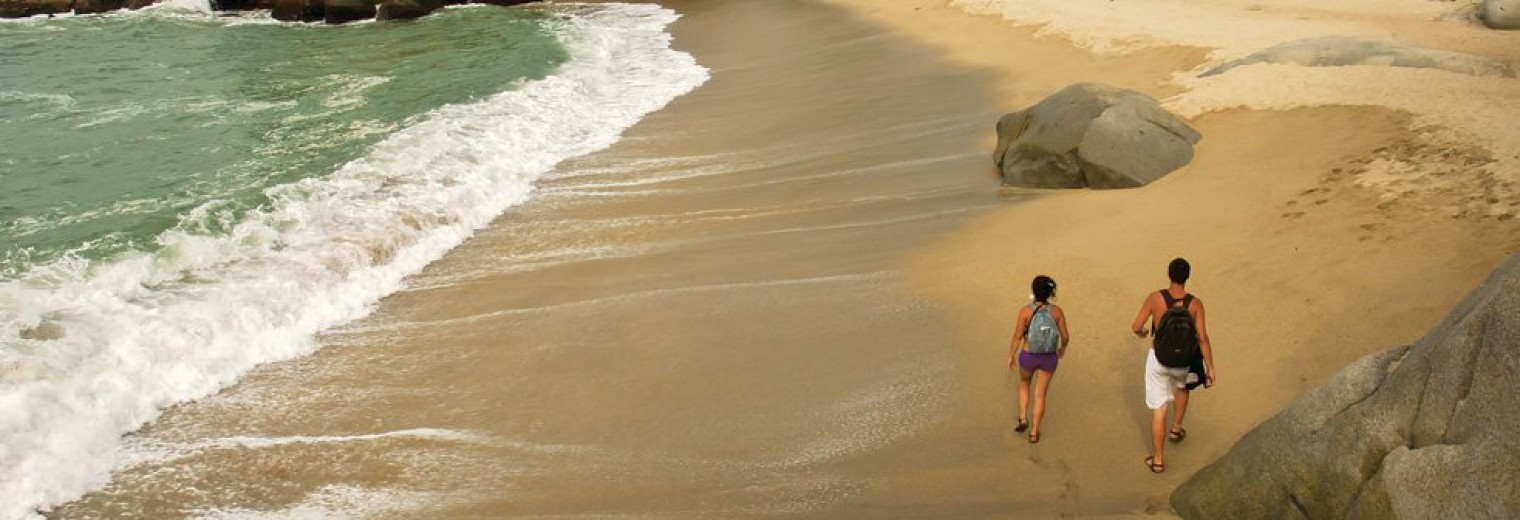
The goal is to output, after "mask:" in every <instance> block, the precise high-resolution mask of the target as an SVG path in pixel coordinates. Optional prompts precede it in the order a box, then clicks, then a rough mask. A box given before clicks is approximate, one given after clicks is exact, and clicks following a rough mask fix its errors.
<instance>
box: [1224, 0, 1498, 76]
mask: <svg viewBox="0 0 1520 520" xmlns="http://www.w3.org/2000/svg"><path fill="white" fill-rule="evenodd" d="M1517 1H1520V0H1517ZM1252 63H1288V64H1293V65H1301V66H1305V67H1338V66H1347V65H1372V66H1384V67H1411V68H1424V69H1441V70H1448V71H1452V72H1460V73H1463V74H1471V75H1474V76H1502V77H1511V78H1512V77H1514V76H1515V71H1514V70H1513V69H1510V67H1509V65H1508V64H1506V63H1504V62H1502V61H1498V60H1495V59H1491V58H1485V57H1482V56H1474V55H1471V54H1463V53H1460V52H1450V51H1442V50H1436V49H1427V48H1424V47H1416V46H1414V45H1411V44H1407V43H1401V42H1395V41H1387V40H1376V39H1371V38H1354V37H1346V36H1327V37H1324V38H1310V39H1307V40H1298V41H1291V42H1288V43H1283V44H1280V45H1274V46H1272V47H1269V48H1267V49H1264V50H1262V51H1260V52H1256V53H1253V54H1251V55H1249V56H1246V57H1244V58H1241V59H1238V60H1234V61H1231V62H1229V63H1225V64H1223V65H1220V66H1218V67H1214V68H1213V69H1210V70H1209V71H1208V72H1204V73H1203V74H1202V76H1213V75H1215V74H1220V73H1223V72H1226V71H1228V70H1230V69H1233V68H1235V67H1239V66H1241V65H1250V64H1252Z"/></svg>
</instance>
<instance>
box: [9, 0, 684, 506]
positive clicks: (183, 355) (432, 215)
mask: <svg viewBox="0 0 1520 520" xmlns="http://www.w3.org/2000/svg"><path fill="white" fill-rule="evenodd" d="M676 18H677V15H676V14H675V13H674V12H672V11H669V10H666V9H662V8H659V7H656V6H649V5H621V4H601V5H598V6H597V7H596V8H595V9H583V10H577V13H576V15H575V16H574V17H573V18H571V19H569V20H568V21H567V22H566V24H565V27H564V32H563V38H565V39H566V43H567V46H568V47H569V49H570V52H571V55H572V58H571V60H570V61H568V62H567V63H566V64H565V65H564V66H563V67H562V68H561V70H559V71H557V72H556V73H555V75H553V76H551V77H549V78H546V79H543V80H540V81H534V82H530V83H526V84H523V85H520V86H519V88H517V89H515V90H512V91H509V92H504V93H501V94H497V95H495V96H492V97H491V98H489V99H487V100H485V101H482V102H479V103H474V104H469V105H459V106H450V107H443V108H441V109H438V110H436V111H434V112H433V113H432V114H430V115H429V117H427V118H425V119H424V120H423V121H422V122H420V123H418V124H416V125H414V126H412V127H409V128H406V129H403V130H400V131H399V132H397V133H395V134H393V135H391V136H390V137H388V138H387V139H385V140H384V141H382V142H381V143H379V144H378V145H376V146H375V147H374V149H373V150H372V151H371V153H369V154H368V155H367V156H366V157H364V158H361V159H358V160H355V161H353V162H350V163H348V164H346V165H344V166H342V167H341V168H339V169H338V171H336V172H334V173H333V174H331V175H329V176H327V177H324V178H319V179H308V180H305V181H302V182H298V183H294V184H290V185H285V186H280V187H276V188H273V189H271V190H270V193H269V195H270V198H271V201H272V202H271V205H270V206H269V207H268V208H267V209H265V210H263V211H260V212H256V213H254V214H252V215H250V216H249V218H247V219H245V220H244V221H243V222H241V223H239V224H238V225H237V226H236V227H235V228H234V230H233V231H232V232H231V233H230V234H229V235H226V236H191V235H187V234H183V233H177V232H173V231H171V232H168V233H165V234H164V235H161V236H160V237H159V238H158V240H159V242H160V245H162V246H163V248H162V251H161V252H159V253H156V254H152V255H148V254H142V255H136V256H133V257H130V258H123V259H119V260H116V261H113V262H110V263H105V264H90V263H88V262H84V261H81V260H65V261H60V262H57V263H54V264H51V265H47V266H44V267H41V268H38V269H36V270H34V271H33V272H31V273H28V275H27V276H25V277H23V279H21V280H19V281H14V282H6V283H4V284H3V285H0V504H3V505H0V518H4V519H22V518H35V517H37V516H38V511H39V510H41V509H45V508H47V507H49V506H51V505H54V504H58V503H61V502H64V501H67V500H71V499H74V498H77V497H79V496H81V495H82V494H83V493H85V492H87V491H89V490H91V489H95V488H99V487H101V486H103V485H105V484H106V483H107V482H108V480H109V478H110V473H111V471H112V470H113V469H116V468H119V467H121V465H122V464H124V463H128V462H130V461H129V460H127V459H129V458H130V457H125V456H124V455H123V452H122V450H121V436H122V434H124V433H126V432H129V431H132V430H134V429H136V428H138V427H140V426H142V425H143V424H145V423H146V422H148V421H151V420H153V419H154V418H155V417H157V415H158V414H159V413H160V412H161V410H163V409H164V408H165V407H167V406H169V405H172V404H174V403H178V402H184V401H188V400H193V399H197V398H200V397H204V396H206V395H209V394H211V393H214V392H216V391H217V390H219V389H220V388H223V387H225V386H226V385H228V384H231V383H232V382H234V381H236V380H237V378H238V377H239V376H241V375H242V374H244V373H246V372H247V371H248V370H250V369H252V368H253V367H254V366H257V365H259V364H262V363H268V362H273V361H280V360H286V359H291V358H295V357H299V356H303V355H307V354H310V353H311V352H312V351H313V350H315V349H316V348H317V344H316V342H315V341H314V339H313V338H314V335H315V334H316V333H317V332H319V331H322V330H324V329H326V328H329V327H333V326H336V325H340V324H343V323H346V322H348V321H352V320H354V319H357V318H360V317H362V316H364V315H366V314H367V313H368V312H369V311H370V310H371V307H372V305H373V304H374V303H375V302H376V301H378V300H379V299H380V298H381V297H383V296H385V295H387V294H390V293H392V292H395V291H396V290H398V289H400V288H401V287H402V282H403V279H404V278H405V277H406V276H408V275H410V274H414V273H417V272H419V271H421V270H422V268H423V267H424V266H426V265H427V264H428V263H430V262H432V261H434V260H436V259H438V258H439V257H441V256H442V255H443V254H444V253H445V252H447V251H448V250H450V249H452V248H453V247H455V246H457V245H459V244H460V243H462V242H463V241H464V240H466V239H467V238H468V237H469V236H470V235H471V234H472V233H473V232H474V230H476V229H479V228H481V227H483V226H485V225H487V224H489V223H490V221H491V220H492V219H493V218H494V217H496V216H497V215H499V214H501V213H502V212H503V211H505V210H506V209H507V208H509V207H511V206H513V205H516V204H520V203H521V202H523V201H524V200H526V199H527V198H528V197H529V195H530V194H531V192H532V191H533V183H534V182H535V181H536V180H537V179H538V178H539V177H540V176H541V175H543V174H545V173H547V172H549V171H550V170H551V169H552V168H553V167H554V166H555V165H556V164H558V163H559V162H560V161H562V160H564V159H566V158H570V157H574V156H578V155H584V154H586V153H590V152H593V151H596V150H599V149H602V148H605V147H607V146H609V145H611V144H612V143H614V142H616V141H617V139H618V138H619V136H620V134H621V133H622V131H623V130H625V129H627V128H628V127H630V126H632V125H633V124H634V123H636V122H637V121H638V120H639V119H641V118H642V117H643V116H644V115H646V114H648V113H649V112H652V111H654V110H657V109H659V108H661V107H663V106H664V105H665V104H666V103H668V102H669V101H670V100H672V99H674V98H675V97H677V96H680V95H681V94H684V93H686V92H689V91H690V90H692V89H694V88H696V87H697V86H698V85H700V84H702V83H703V82H705V81H706V79H707V77H708V76H707V70H706V69H705V68H703V67H701V66H700V65H698V64H697V63H696V62H695V60H693V59H692V57H691V56H690V55H688V54H686V53H682V52H677V51H674V50H672V49H671V48H670V36H669V34H667V33H666V32H665V27H666V26H668V25H669V24H670V23H672V22H674V21H675V20H676Z"/></svg>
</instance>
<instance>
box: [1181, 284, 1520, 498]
mask: <svg viewBox="0 0 1520 520" xmlns="http://www.w3.org/2000/svg"><path fill="white" fill-rule="evenodd" d="M1517 400H1520V256H1516V257H1514V258H1511V259H1510V261H1509V262H1507V263H1506V264H1505V265H1504V266H1503V267H1501V268H1500V269H1499V270H1497V271H1496V272H1495V273H1494V274H1493V275H1492V276H1490V277H1489V279H1488V281H1486V282H1485V283H1484V284H1483V285H1481V286H1479V287H1478V288H1477V289H1476V290H1474V291H1473V293H1472V294H1470V295H1469V296H1468V297H1467V298H1466V299H1465V300H1463V302H1462V303H1461V304H1459V305H1458V306H1457V308H1456V309H1455V310H1454V311H1452V313H1451V314H1450V315H1448V316H1447V317H1446V319H1445V320H1444V321H1442V323H1441V324H1440V325H1438V326H1437V327H1436V328H1435V329H1434V330H1433V331H1432V332H1431V333H1430V334H1429V335H1427V336H1425V338H1424V339H1422V340H1420V341H1419V343H1416V344H1415V345H1414V346H1412V347H1398V348H1394V349H1391V350H1387V351H1384V352H1381V353H1378V354H1374V355H1371V356H1368V357H1366V358H1363V359H1361V360H1359V361H1357V362H1355V363H1353V364H1352V365H1351V366H1349V367H1347V368H1346V369H1344V370H1342V371H1341V372H1340V373H1339V374H1337V375H1336V376H1335V377H1333V378H1332V379H1331V380H1330V381H1329V382H1327V383H1326V384H1325V385H1324V386H1322V387H1320V388H1318V389H1316V390H1314V391H1312V392H1310V393H1309V394H1307V395H1305V396H1304V397H1302V398H1301V399H1299V400H1298V401H1297V402H1295V403H1294V404H1293V405H1292V406H1290V407H1289V408H1288V409H1287V410H1285V411H1284V412H1283V413H1281V414H1280V415H1278V416H1277V417H1274V418H1272V419H1270V420H1268V421H1267V422H1265V423H1262V424H1261V426H1258V427H1257V428H1256V429H1255V430H1253V431H1251V432H1250V433H1248V434H1247V435H1246V436H1245V437H1244V438H1242V439H1241V440H1240V442H1239V443H1237V444H1236V445H1235V447H1234V448H1232V449H1231V450H1230V452H1229V453H1228V454H1226V455H1225V456H1224V457H1223V458H1221V459H1220V460H1218V461H1216V462H1214V463H1213V464H1211V465H1209V466H1208V467H1206V468H1204V469H1203V470H1201V471H1199V472H1198V473H1197V474H1195V475H1194V476H1193V477H1192V478H1190V479H1188V481H1187V482H1185V483H1183V485H1182V486H1181V487H1180V488H1178V489H1177V490H1176V491H1175V492H1174V493H1173V494H1172V506H1173V508H1175V509H1176V510H1177V512H1178V513H1180V514H1182V516H1184V517H1187V518H1327V519H1334V518H1377V519H1383V518H1409V519H1424V518H1463V519H1487V518H1494V519H1500V518H1503V519H1514V518H1520V406H1517Z"/></svg>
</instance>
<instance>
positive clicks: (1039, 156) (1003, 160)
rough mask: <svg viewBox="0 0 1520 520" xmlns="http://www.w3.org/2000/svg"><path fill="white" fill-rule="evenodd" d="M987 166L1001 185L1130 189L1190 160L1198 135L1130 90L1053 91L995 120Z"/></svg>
mask: <svg viewBox="0 0 1520 520" xmlns="http://www.w3.org/2000/svg"><path fill="white" fill-rule="evenodd" d="M997 136H998V142H997V148H996V149H994V150H993V152H992V160H993V163H994V164H996V165H997V167H998V170H999V171H1000V172H1001V173H1002V176H1003V184H1005V185H1009V186H1021V187H1026V188H1097V189H1107V188H1134V187H1139V186H1144V185H1146V184H1150V183H1151V182H1153V181H1155V180H1156V179H1159V178H1161V177H1162V176H1164V175H1166V174H1168V173H1171V172H1172V171H1173V170H1176V169H1177V168H1181V167H1183V166H1185V165H1187V163H1189V162H1191V161H1192V160H1193V144H1195V143H1197V142H1198V140H1199V139H1200V137H1201V136H1200V135H1199V134H1198V131H1196V130H1193V128H1192V127H1190V126H1188V125H1187V123H1184V122H1182V120H1180V119H1178V118H1177V117H1176V116H1173V115H1172V114H1171V113H1169V112H1167V111H1166V110H1165V109H1163V108H1161V105H1160V104H1159V103H1157V102H1156V100H1155V99H1153V98H1151V97H1150V96H1147V95H1145V94H1142V93H1139V92H1135V91H1133V90H1125V89H1119V88H1114V87H1109V86H1104V85H1098V84H1094V83H1077V84H1074V85H1071V86H1068V87H1066V88H1064V89H1061V91H1060V92H1057V93H1055V94H1053V95H1051V96H1050V97H1047V98H1045V99H1044V100H1043V101H1040V102H1039V103H1037V104H1035V105H1034V106H1032V107H1030V108H1026V109H1024V110H1020V111H1018V112H1013V113H1010V114H1008V115H1005V116H1003V117H1002V118H1001V119H999V120H998V123H997Z"/></svg>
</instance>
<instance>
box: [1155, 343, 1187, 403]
mask: <svg viewBox="0 0 1520 520" xmlns="http://www.w3.org/2000/svg"><path fill="white" fill-rule="evenodd" d="M1145 352H1146V354H1145V405H1146V406H1149V407H1150V408H1151V409H1152V410H1155V409H1157V408H1161V407H1163V406H1166V403H1168V402H1171V400H1172V396H1173V395H1174V392H1175V391H1176V390H1177V389H1178V388H1182V387H1183V384H1184V383H1185V382H1186V381H1187V375H1188V369H1187V368H1169V367H1165V366H1162V365H1161V362H1160V361H1156V351H1155V349H1145Z"/></svg>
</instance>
